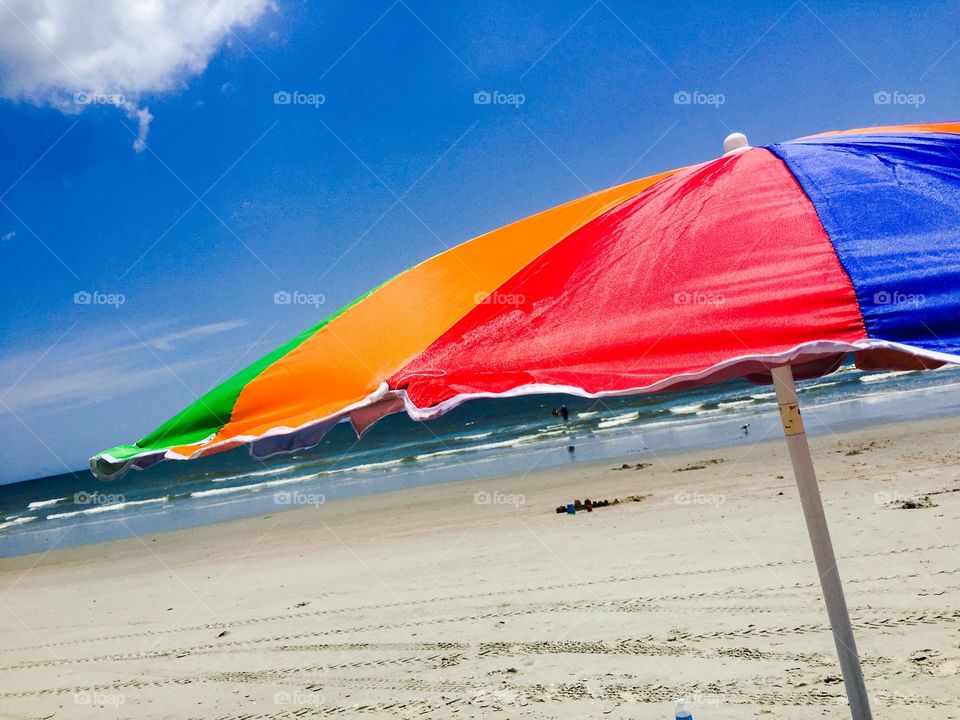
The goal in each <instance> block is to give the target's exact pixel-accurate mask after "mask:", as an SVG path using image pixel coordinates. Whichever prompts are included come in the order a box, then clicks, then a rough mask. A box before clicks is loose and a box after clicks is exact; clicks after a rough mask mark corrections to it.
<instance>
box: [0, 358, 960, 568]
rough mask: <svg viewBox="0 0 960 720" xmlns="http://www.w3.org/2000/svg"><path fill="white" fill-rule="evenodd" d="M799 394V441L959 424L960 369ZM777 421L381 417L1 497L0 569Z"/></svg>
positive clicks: (704, 406) (702, 412) (694, 406)
mask: <svg viewBox="0 0 960 720" xmlns="http://www.w3.org/2000/svg"><path fill="white" fill-rule="evenodd" d="M798 388H799V393H800V400H801V403H802V404H803V408H804V414H805V416H806V417H807V427H808V430H809V431H810V432H811V433H821V432H837V431H842V430H849V429H852V428H855V427H858V426H863V425H868V424H873V423H884V422H897V421H903V420H908V419H916V418H923V417H933V416H937V415H957V414H960V368H957V367H952V366H951V367H945V368H941V369H940V370H935V371H928V372H908V373H894V372H880V373H861V372H859V371H857V370H856V369H855V368H853V367H852V366H851V365H846V366H844V367H843V368H841V369H840V370H839V371H838V372H836V373H834V374H832V375H829V376H826V377H824V378H819V379H816V380H810V381H806V382H801V383H798ZM562 404H565V405H566V406H567V407H568V408H569V409H570V419H569V421H568V422H564V421H563V420H562V419H561V418H559V417H554V416H553V415H552V413H551V410H552V409H553V408H559V407H560V406H561V405H562ZM778 418H779V416H778V414H777V404H776V398H775V395H774V393H773V389H772V388H770V387H768V386H755V385H749V384H748V383H746V382H745V381H743V380H735V381H730V382H726V383H722V384H718V385H714V386H710V387H707V388H701V389H697V390H688V391H683V392H678V393H669V394H658V395H640V396H633V397H620V398H603V399H599V400H590V399H583V398H575V397H570V396H560V395H537V396H527V397H521V398H512V399H505V400H477V401H474V402H471V403H467V404H465V405H463V406H461V407H459V408H457V409H455V410H453V411H452V412H450V413H448V414H447V415H445V416H443V417H441V418H438V419H436V420H433V421H430V422H427V423H417V422H413V421H411V420H410V419H409V418H407V417H406V415H403V414H401V415H395V416H391V417H388V418H385V419H384V420H382V421H381V422H380V423H378V424H377V425H375V426H374V427H373V428H372V429H371V430H370V431H369V432H368V433H367V434H366V435H364V437H363V438H362V439H360V440H358V439H357V438H356V436H355V435H354V434H353V432H352V430H351V429H350V428H349V426H348V425H346V424H344V425H340V426H337V427H336V428H334V429H333V430H332V431H331V432H330V433H329V434H328V435H327V437H325V438H324V440H323V441H322V442H321V443H320V444H319V445H318V446H317V447H315V448H313V449H311V450H306V451H299V452H296V453H293V454H291V455H280V456H276V457H273V458H270V459H268V460H265V461H259V460H254V459H252V458H250V457H249V456H248V455H247V453H246V452H245V451H244V450H243V449H242V448H241V449H238V450H233V451H230V452H227V453H223V454H220V455H214V456H211V457H208V458H202V459H199V460H194V461H190V462H166V463H161V464H160V465H157V466H154V467H152V468H150V469H148V470H145V471H142V472H130V473H128V474H127V475H125V476H124V477H122V478H119V479H117V480H114V481H112V482H103V481H100V480H97V479H96V478H94V477H93V475H91V474H90V472H89V471H87V470H78V471H77V472H74V473H66V474H63V475H57V476H53V477H47V478H39V479H36V480H29V481H25V482H19V483H13V484H9V485H3V486H0V556H8V555H17V554H23V553H29V552H43V551H46V550H48V549H51V548H54V547H68V546H71V545H79V544H84V543H91V542H99V541H103V540H110V539H114V538H119V537H127V536H129V535H131V534H135V535H142V534H147V533H155V532H163V531H166V530H175V529H181V528H186V527H192V526H195V525H200V524H205V523H211V522H219V521H224V520H230V519H234V518H240V517H252V516H255V515H262V514H265V513H273V512H279V511H282V510H284V509H289V508H293V507H298V506H308V505H312V506H321V505H323V504H325V503H327V502H332V501H336V500H339V499H341V498H347V497H352V496H357V495H365V494H370V493H376V492H384V491H389V490H398V489H402V488H408V487H416V486H420V485H426V484H430V483H437V482H445V481H452V480H464V479H469V478H476V477H484V476H493V475H499V474H504V473H517V474H520V473H523V472H526V471H530V470H533V469H537V468H549V467H552V466H558V465H568V464H571V463H581V462H590V461H596V460H604V459H612V458H621V457H625V456H633V457H636V456H641V457H647V456H653V455H655V454H662V453H669V452H676V451H682V450H692V449H696V448H705V447H718V446H730V445H737V444H743V443H751V442H755V441H757V440H760V439H771V438H777V437H779V436H780V426H779V419H778ZM569 446H573V447H575V449H576V451H575V452H569V451H568V447H569ZM92 450H93V449H92Z"/></svg>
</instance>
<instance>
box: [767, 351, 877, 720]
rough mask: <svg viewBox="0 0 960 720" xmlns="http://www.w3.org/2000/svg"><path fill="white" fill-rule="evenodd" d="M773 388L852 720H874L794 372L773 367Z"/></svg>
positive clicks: (789, 369) (784, 368) (787, 368)
mask: <svg viewBox="0 0 960 720" xmlns="http://www.w3.org/2000/svg"><path fill="white" fill-rule="evenodd" d="M773 384H774V386H775V387H776V390H777V402H778V403H779V404H780V419H781V420H782V422H783V433H784V435H785V436H786V438H787V447H788V448H789V449H790V460H791V461H792V462H793V472H794V474H795V475H796V477H797V489H798V490H799V491H800V502H801V504H802V505H803V515H804V517H805V518H806V521H807V532H809V533H810V544H811V545H812V546H813V557H814V559H815V560H816V562H817V572H818V573H819V575H820V586H821V588H822V589H823V599H824V601H825V602H826V604H827V615H828V616H829V618H830V627H831V629H832V630H833V640H834V642H835V643H836V645H837V655H838V656H839V658H840V669H841V671H842V672H843V682H844V684H845V685H846V687H847V699H848V700H849V702H850V714H851V715H852V716H853V720H871V718H872V717H873V715H872V714H871V712H870V701H869V700H868V699H867V688H866V685H864V682H863V671H862V670H861V668H860V658H859V656H858V655H857V643H856V641H855V640H854V638H853V627H852V626H851V625H850V613H849V611H848V610H847V601H846V600H845V599H844V597H843V586H842V585H841V583H840V573H839V571H838V570H837V558H836V556H835V555H834V553H833V544H832V543H831V542H830V530H829V529H828V528H827V518H826V516H825V515H824V513H823V500H822V499H821V498H820V487H819V486H818V485H817V474H816V471H815V470H814V469H813V459H812V458H811V457H810V445H809V443H808V442H807V434H806V432H805V431H804V428H803V420H802V418H801V417H800V405H799V403H798V402H797V387H796V385H794V382H793V370H792V368H791V367H790V366H789V365H787V366H785V367H779V368H774V369H773Z"/></svg>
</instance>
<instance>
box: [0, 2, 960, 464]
mask: <svg viewBox="0 0 960 720" xmlns="http://www.w3.org/2000/svg"><path fill="white" fill-rule="evenodd" d="M78 4H79V5H83V3H82V2H81V3H78ZM78 4H77V3H75V4H74V5H73V6H71V7H69V8H67V6H66V5H64V6H63V9H62V10H61V14H60V15H57V14H56V12H57V10H56V8H57V6H59V5H61V3H60V2H51V3H48V4H47V9H46V10H45V9H43V8H35V7H33V5H34V4H33V3H27V2H26V0H22V1H21V2H12V0H11V2H10V3H9V4H8V5H6V6H0V17H3V22H2V23H0V27H2V30H0V94H2V96H3V98H4V99H0V157H2V158H3V162H2V163H0V254H2V255H0V258H2V270H0V272H2V284H0V300H2V305H0V436H2V438H3V439H2V442H0V448H2V450H0V455H2V462H0V482H9V481H13V480H19V479H25V478H28V477H36V476H39V475H45V474H51V473H59V472H64V471H66V470H67V469H74V468H80V467H84V466H85V464H86V459H87V458H88V457H89V456H90V455H91V454H93V453H94V452H96V451H98V450H101V449H103V448H105V447H107V446H110V445H114V444H116V443H119V442H125V441H132V440H134V439H136V438H138V437H140V436H142V435H143V434H145V433H146V432H147V431H149V430H151V429H153V428H154V427H156V426H157V425H158V424H160V423H161V422H162V421H164V420H165V419H166V418H168V417H169V416H170V415H172V414H174V413H175V412H177V411H178V410H179V409H181V408H182V407H184V406H185V405H187V404H189V403H190V402H192V401H193V400H194V399H195V398H196V396H197V395H199V394H202V393H203V392H204V391H206V390H207V389H209V388H210V387H211V386H213V385H214V384H216V383H217V382H219V381H221V380H223V379H225V378H226V377H228V376H229V375H231V374H232V373H234V372H236V371H238V370H239V369H241V368H242V367H243V366H245V365H246V364H248V363H249V362H252V361H253V360H254V359H256V357H258V356H259V355H261V354H263V353H264V352H267V351H268V350H270V349H271V348H272V347H274V346H276V345H278V344H279V343H281V342H283V341H284V340H286V339H287V338H289V337H291V336H292V335H294V334H296V333H297V332H299V331H300V330H302V329H304V328H305V327H308V326H310V325H312V324H314V323H316V322H317V321H318V320H319V319H321V318H322V317H323V316H324V315H326V314H328V313H330V312H333V311H334V310H336V308H338V307H339V306H341V305H342V304H344V303H346V302H349V301H350V300H351V299H352V298H354V297H356V296H357V295H359V294H361V293H363V292H365V291H366V290H368V289H369V288H370V287H372V286H374V285H376V284H378V283H380V282H382V281H384V280H386V279H388V278H390V277H391V276H393V275H394V274H396V273H397V272H400V271H401V270H403V269H404V268H406V267H408V266H410V265H412V264H414V263H417V262H419V261H421V260H423V259H424V258H426V257H429V256H430V255H433V254H436V253H437V252H440V251H442V250H444V249H445V248H446V247H449V246H451V245H455V244H457V243H459V242H462V241H465V240H468V239H469V238H471V237H473V236H475V235H477V234H480V233H482V232H485V231H487V230H490V229H492V228H495V227H497V226H500V225H503V224H506V223H508V222H510V221H512V220H515V219H518V218H520V217H523V216H526V215H529V214H531V213H534V212H536V211H538V210H541V209H544V208H547V207H550V206H552V205H555V204H558V203H560V202H563V201H565V200H568V199H571V198H573V197H577V196H579V195H583V194H585V193H587V192H589V191H592V190H596V189H599V188H602V187H606V186H609V185H612V184H615V183H618V182H622V181H625V180H627V179H632V178H636V177H641V176H644V175H649V174H652V173H654V172H658V171H660V170H665V169H669V168H672V167H676V166H679V165H684V164H688V163H692V162H697V161H701V160H705V159H708V158H710V157H713V156H716V155H717V154H719V151H720V146H721V143H722V140H723V138H724V136H725V135H726V134H727V133H729V132H731V131H733V130H740V131H744V132H746V133H748V135H749V137H750V139H751V142H752V143H753V144H755V145H759V144H765V143H769V142H775V141H779V140H785V139H789V138H792V137H796V136H799V135H803V134H809V133H813V132H818V131H823V130H828V129H836V128H845V127H861V126H869V125H874V124H888V123H908V122H919V121H944V120H954V119H957V118H958V117H960V112H958V111H957V107H958V100H960V86H958V84H957V82H956V78H957V77H958V76H960V11H958V7H957V5H956V4H955V3H924V4H922V6H921V4H919V3H903V4H900V5H897V4H887V3H870V4H853V3H850V4H838V3H824V2H809V3H805V2H795V3H792V4H791V3H790V2H778V3H682V2H663V3H627V2H623V1H622V0H600V1H597V2H591V0H580V1H577V2H572V1H571V2H565V1H553V2H543V3H512V2H496V1H494V2H479V3H454V2H451V3H448V2H444V3H439V2H424V1H423V0H400V1H397V2H392V1H391V0H385V1H383V2H374V1H371V2H365V3H356V2H293V1H292V0H277V2H276V3H275V4H274V5H270V4H268V3H266V2H265V0H244V2H239V0H238V2H236V3H232V4H229V3H228V4H227V5H224V4H223V3H222V2H220V1H219V0H201V2H199V3H191V5H196V6H198V7H199V10H191V12H194V13H196V12H199V13H200V15H197V16H194V17H191V18H187V19H186V20H184V17H183V14H182V13H180V10H179V6H180V5H182V3H180V2H179V0H168V2H166V3H161V4H160V5H161V6H166V8H167V9H166V10H165V11H164V12H160V13H157V14H154V15H149V16H136V17H131V16H130V14H129V9H118V10H117V11H116V12H115V13H113V14H109V13H101V15H99V16H98V15H95V14H91V13H87V14H81V15H78V16H76V17H72V16H71V15H70V13H72V12H73V11H74V10H75V8H76V6H77V5H78ZM122 5H123V3H119V4H118V8H121V6H122ZM225 7H229V8H230V9H229V10H225V9H224V8H225ZM44 12H50V13H53V14H54V15H53V17H43V13H44ZM94 17H97V20H96V22H98V23H100V24H99V25H98V27H96V28H91V30H90V33H87V34H84V28H83V27H82V25H81V26H77V24H76V23H83V22H86V23H89V24H92V23H94V22H95V21H94V20H93V19H92V18H94ZM201 21H202V22H201ZM57 22H60V23H61V24H63V25H64V27H66V23H68V22H69V23H71V24H70V25H69V28H70V34H64V33H57V32H52V31H50V27H51V26H55V25H56V23H57ZM111 23H113V25H112V26H111ZM77 37H80V38H84V39H83V40H82V41H80V40H76V39H74V38H77ZM102 58H107V60H103V59H102ZM97 63H99V65H98V64H97ZM281 92H288V93H294V92H296V93H301V94H302V95H298V96H297V98H298V99H299V100H303V101H304V102H303V103H297V102H291V103H289V104H277V103H276V102H275V94H276V93H281ZM484 92H488V93H494V92H497V93H502V96H498V97H499V98H501V99H504V98H507V99H512V102H504V103H489V104H478V103H477V102H475V96H476V94H477V93H484ZM684 92H686V93H690V94H691V95H690V97H691V98H693V102H691V103H689V104H682V103H677V102H676V101H675V98H676V97H678V96H677V93H684ZM77 93H87V95H86V96H83V95H81V96H78V95H77ZM694 93H699V94H697V95H694ZM878 93H880V95H877V94H878ZM883 93H890V94H889V95H883ZM894 93H897V94H894ZM111 95H117V96H121V95H122V100H121V99H119V97H118V98H114V99H113V100H111V99H110V96H111ZM311 95H312V96H313V97H310V96H311ZM91 96H93V97H95V99H96V100H97V102H93V103H87V104H84V102H85V100H89V98H90V97H91ZM321 96H322V97H321ZM509 96H513V97H512V98H510V97H509ZM482 97H483V96H481V98H482ZM679 97H680V98H681V99H682V98H683V97H685V96H683V95H681V96H679ZM321 99H322V102H320V100H321ZM885 99H890V100H891V102H883V100H885ZM878 100H879V102H878ZM311 101H312V102H311ZM138 138H139V140H140V142H138ZM134 145H137V147H134ZM284 291H286V292H300V293H308V294H312V295H314V296H315V299H316V300H317V301H318V302H316V303H315V304H312V305H309V304H305V305H282V304H276V303H275V302H274V297H275V294H276V293H278V292H284ZM78 293H80V294H79V295H78ZM83 293H87V295H84V294H83ZM85 299H90V302H89V303H84V302H83V301H84V300H85ZM321 299H322V300H323V302H322V303H320V302H319V300H321ZM121 301H122V302H121Z"/></svg>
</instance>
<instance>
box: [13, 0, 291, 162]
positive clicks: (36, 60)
mask: <svg viewBox="0 0 960 720" xmlns="http://www.w3.org/2000/svg"><path fill="white" fill-rule="evenodd" d="M272 6H273V2H272V0H149V1H140V2H134V1H132V0H45V2H40V1H39V0H3V2H2V3H0V96H2V97H5V98H8V99H11V100H18V101H23V102H29V103H32V104H34V105H49V106H53V107H56V108H58V109H60V110H61V111H63V112H67V113H76V112H80V111H81V110H83V109H84V107H87V106H88V105H90V104H106V105H113V106H116V107H117V108H120V109H122V110H124V111H125V112H126V113H127V115H128V116H129V117H130V118H131V119H133V120H136V121H137V131H138V137H137V139H136V141H135V142H134V148H135V149H136V150H137V151H138V152H139V151H141V150H143V149H144V148H145V147H146V136H147V132H148V131H149V129H150V122H151V120H153V115H151V113H150V110H149V108H147V107H146V106H145V105H144V104H143V98H144V97H145V96H147V95H151V94H157V93H166V92H170V91H173V90H177V89H180V88H182V87H183V86H184V85H185V83H186V81H187V79H188V78H189V77H191V76H193V75H197V74H199V73H201V72H203V70H204V69H205V68H206V66H207V63H208V62H209V60H210V58H211V57H212V56H213V54H214V53H215V52H216V51H217V49H218V48H219V47H220V46H221V45H222V44H223V42H224V41H225V40H226V39H227V38H228V37H229V36H230V34H231V32H232V31H233V29H234V28H237V27H242V26H249V25H250V24H252V23H253V22H254V21H255V20H256V19H257V18H258V17H260V15H261V14H262V13H263V12H264V10H265V9H266V8H268V7H272Z"/></svg>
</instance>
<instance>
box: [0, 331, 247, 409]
mask: <svg viewBox="0 0 960 720" xmlns="http://www.w3.org/2000/svg"><path fill="white" fill-rule="evenodd" d="M245 324H246V323H245V322H244V321H241V320H228V321H223V322H217V323H208V324H204V325H197V326H195V327H191V328H187V329H185V330H178V331H175V332H163V328H164V327H165V325H157V324H154V325H153V326H151V327H141V328H139V330H140V339H139V340H137V339H136V338H132V337H131V336H130V334H129V333H125V332H120V333H117V332H112V333H110V334H107V333H104V332H97V333H93V334H90V333H85V334H80V333H79V332H76V333H73V334H72V335H73V337H71V336H69V335H71V334H68V336H66V337H64V338H63V340H62V341H61V342H59V343H57V345H56V346H55V347H53V349H51V350H49V351H48V352H47V353H46V354H44V355H42V356H41V353H40V352H33V353H23V354H20V355H12V356H7V357H5V358H4V359H3V360H0V398H2V399H3V402H4V404H5V405H6V406H7V407H9V408H10V409H11V410H13V411H14V412H21V411H23V410H27V409H33V408H42V407H45V406H56V407H57V408H59V409H68V408H74V407H79V406H83V405H89V404H93V403H96V402H102V401H104V400H109V399H112V398H116V397H120V396H122V395H126V394H128V393H131V392H134V391H137V390H148V389H151V388H157V387H161V386H164V385H168V384H170V383H176V384H180V383H181V381H182V378H183V376H184V375H186V374H187V373H190V372H193V371H195V370H197V369H200V368H203V367H214V368H215V367H217V366H219V365H222V364H229V362H230V360H231V356H230V353H229V352H224V351H222V350H221V351H219V352H216V353H214V352H210V351H209V349H208V348H206V347H204V345H203V343H200V342H197V341H199V340H201V339H203V338H207V337H210V336H213V335H217V334H220V333H225V332H228V331H230V330H234V329H236V328H239V327H242V326H243V325H245ZM141 341H142V342H141ZM191 343H194V344H195V346H194V347H191ZM175 349H177V350H178V352H177V354H176V356H174V357H171V358H170V359H164V358H161V357H158V355H159V354H168V353H171V351H173V350H175ZM205 389H206V388H202V390H205ZM0 409H2V408H0Z"/></svg>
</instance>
